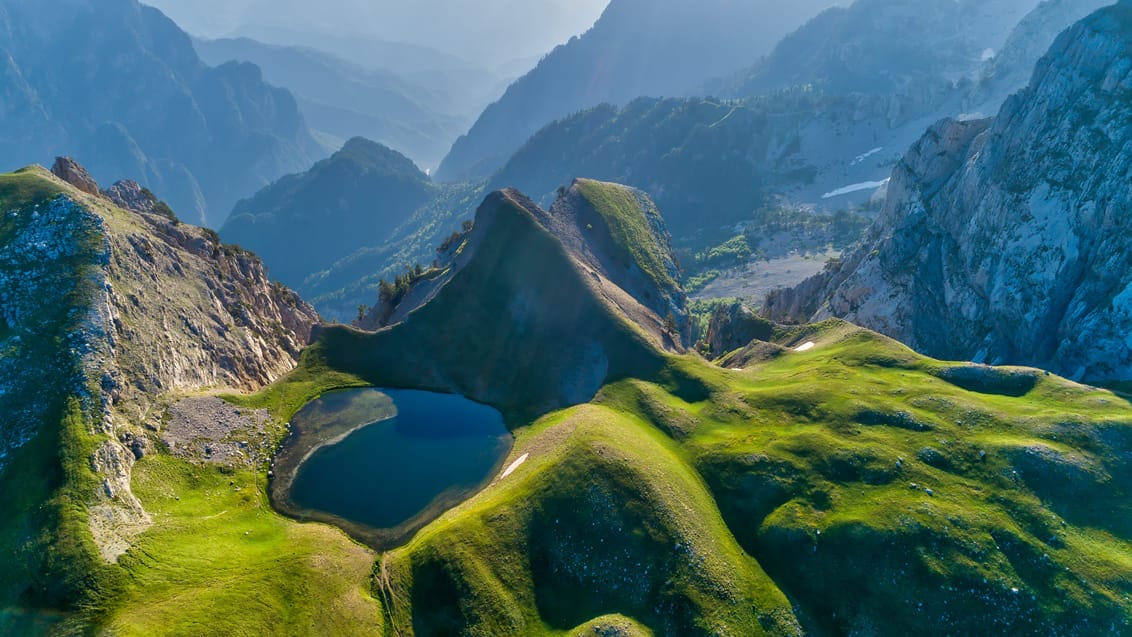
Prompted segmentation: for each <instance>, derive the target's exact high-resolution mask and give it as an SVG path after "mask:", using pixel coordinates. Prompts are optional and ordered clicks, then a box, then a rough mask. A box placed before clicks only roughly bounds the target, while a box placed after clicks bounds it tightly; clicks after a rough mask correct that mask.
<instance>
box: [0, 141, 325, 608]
mask: <svg viewBox="0 0 1132 637" xmlns="http://www.w3.org/2000/svg"><path fill="white" fill-rule="evenodd" d="M57 168H58V171H57V172H58V173H59V174H61V175H64V176H66V177H68V178H69V179H70V180H71V181H72V182H74V183H68V182H65V181H63V180H62V179H60V178H59V177H57V176H55V175H52V174H51V173H49V172H47V171H46V170H44V169H42V168H39V167H31V168H27V169H24V170H22V171H19V172H17V173H12V174H9V175H0V208H2V209H3V211H4V212H3V214H4V221H3V224H2V227H3V232H2V233H0V239H2V242H3V244H2V248H0V260H2V262H3V265H4V267H3V274H2V275H0V277H2V279H3V285H2V286H0V289H2V290H3V292H2V296H3V307H4V316H3V318H4V322H3V330H0V337H2V338H3V341H2V345H0V350H2V351H3V352H4V356H3V357H0V408H2V409H3V411H4V412H5V413H7V414H10V417H9V419H7V420H6V421H5V423H4V426H3V428H2V434H3V438H2V439H3V443H4V444H3V448H2V449H0V458H3V464H2V465H0V471H8V473H7V474H6V475H5V479H6V480H11V481H12V482H11V484H13V485H23V486H24V488H25V489H27V491H28V493H40V492H42V493H41V495H40V496H39V497H42V501H40V502H34V501H32V502H29V501H28V500H26V499H25V498H26V497H27V496H20V497H14V496H13V497H11V498H4V499H3V501H2V502H0V508H2V510H3V512H4V523H3V525H0V539H2V541H3V544H4V545H5V546H7V547H16V548H15V550H14V552H13V560H12V562H11V563H10V565H9V568H8V569H6V573H5V574H4V576H3V577H2V578H0V599H2V600H3V602H2V603H3V604H4V605H5V606H11V605H13V604H16V605H20V604H30V605H31V606H33V607H34V606H37V605H40V604H44V605H46V606H47V607H63V606H66V605H67V604H69V603H75V602H82V603H98V602H99V597H100V596H102V595H108V594H110V593H111V592H112V590H113V589H114V588H115V586H116V585H115V584H114V582H115V578H114V577H111V576H110V575H107V573H109V572H110V571H109V570H108V567H107V566H105V564H106V563H113V562H114V561H115V560H117V559H118V557H119V556H120V555H122V554H123V553H124V552H125V551H126V550H127V549H128V548H129V547H130V546H131V543H132V541H133V539H134V538H135V537H136V536H137V535H138V534H139V533H141V532H143V531H144V530H145V529H146V528H147V527H148V526H149V525H150V524H151V523H152V520H151V518H150V516H149V515H148V513H147V512H146V511H145V509H144V508H143V507H142V505H141V503H140V502H139V501H138V499H137V498H136V497H135V496H134V495H133V492H132V488H131V468H132V466H133V464H134V461H135V458H137V457H141V456H142V455H143V454H144V453H145V452H146V451H147V450H150V449H152V446H153V441H152V440H150V438H149V435H150V434H149V433H147V432H148V431H158V430H160V428H161V427H162V426H163V423H162V420H161V418H162V416H161V413H162V411H163V409H162V408H161V407H160V405H159V404H160V403H161V401H162V400H164V399H166V397H169V396H175V395H177V394H181V393H186V392H194V391H201V390H207V389H224V388H228V389H235V390H244V391H249V390H255V389H258V388H260V387H263V386H265V385H267V384H269V383H271V382H272V381H274V380H276V379H277V378H279V377H280V376H282V375H283V374H285V373H286V372H288V371H290V370H291V369H292V368H293V367H294V366H295V364H296V362H297V360H298V356H299V353H300V351H301V350H302V349H303V348H304V347H305V346H306V344H307V341H308V339H309V335H310V332H311V328H312V326H313V325H314V323H315V322H316V321H317V320H318V317H317V315H316V314H315V313H314V311H313V309H312V308H311V307H310V306H309V305H306V304H305V303H303V302H302V301H301V300H300V299H299V298H298V297H297V296H295V294H294V293H292V292H290V291H289V290H287V289H286V288H283V287H282V286H279V285H277V284H273V283H272V282H271V281H270V280H269V279H268V278H267V276H266V273H265V272H264V270H263V267H262V265H261V263H260V262H259V260H258V259H256V258H255V257H254V256H252V255H250V254H248V253H246V252H244V251H241V250H238V249H234V248H231V247H228V246H222V245H220V243H219V241H218V240H217V238H216V235H215V233H212V232H211V231H207V230H202V229H200V228H194V227H191V226H188V225H185V224H181V223H179V222H177V221H176V220H175V219H174V218H171V217H169V216H165V215H162V214H154V213H152V212H149V211H147V210H145V208H146V207H147V206H145V205H139V206H137V208H138V209H136V210H125V209H122V208H119V207H118V206H116V205H115V204H113V203H112V202H111V199H110V196H111V195H103V194H101V193H99V191H98V190H97V187H95V188H93V189H92V188H90V186H91V185H92V184H93V183H94V182H93V181H92V180H90V179H89V176H86V175H85V170H83V169H82V168H81V167H80V166H78V165H77V164H74V163H73V162H68V161H62V160H61V161H60V162H59V163H58V164H57ZM78 186H81V187H82V188H84V189H86V190H93V192H94V193H95V194H92V193H90V192H84V190H80V189H79V187H78ZM128 191H132V192H137V193H142V192H143V191H141V189H140V187H137V186H136V184H129V183H120V184H117V185H116V186H115V187H114V188H112V189H110V191H108V192H109V193H112V194H113V196H116V197H117V198H118V199H119V201H125V199H124V198H122V193H123V192H128ZM136 201H139V202H143V203H144V202H148V203H150V204H154V205H155V206H156V204H157V202H156V200H155V199H153V198H152V195H148V196H143V198H142V199H138V200H136ZM41 476H42V477H41ZM28 484H32V485H35V486H34V487H28V486H27V485H28ZM44 502H50V506H44V505H43V503H44ZM29 505H30V506H29ZM103 560H104V561H105V563H104V562H103Z"/></svg>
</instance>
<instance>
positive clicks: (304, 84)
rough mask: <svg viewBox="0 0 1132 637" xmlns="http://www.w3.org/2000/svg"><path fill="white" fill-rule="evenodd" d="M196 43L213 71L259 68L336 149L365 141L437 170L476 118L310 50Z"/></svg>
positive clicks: (396, 79) (409, 86)
mask: <svg viewBox="0 0 1132 637" xmlns="http://www.w3.org/2000/svg"><path fill="white" fill-rule="evenodd" d="M194 45H195V47H196V50H197V53H198V54H199V55H200V56H201V59H203V60H204V61H205V62H207V63H208V64H211V65H221V64H224V63H226V62H229V61H239V62H251V63H253V64H255V65H257V66H259V67H260V69H261V70H262V71H263V74H264V78H265V79H266V80H267V81H268V82H270V83H272V84H273V85H275V86H280V87H283V88H286V89H288V90H290V91H291V92H292V93H293V94H294V95H295V97H296V98H297V99H298V102H299V108H300V109H301V110H302V113H303V116H304V118H305V119H306V122H307V124H308V125H309V126H310V127H311V129H312V131H314V132H315V133H316V134H319V135H320V141H323V142H324V143H327V144H332V145H333V146H334V147H335V148H337V147H339V146H341V144H342V143H343V142H344V141H346V140H347V139H350V138H352V137H356V136H363V137H367V138H370V139H373V140H375V141H378V142H381V143H382V144H385V145H386V146H389V147H391V148H394V149H396V150H398V151H400V152H402V153H404V154H406V155H408V156H409V157H411V158H413V160H414V161H415V162H417V163H418V164H419V165H421V166H424V167H427V168H435V167H436V166H438V165H439V164H440V160H441V159H443V158H444V154H445V153H447V152H448V149H449V148H450V147H451V145H452V142H453V141H455V139H456V138H457V137H458V136H459V135H460V134H461V133H462V132H463V131H464V130H465V129H466V127H467V126H468V125H469V124H470V122H471V118H472V117H474V115H472V114H465V115H463V116H461V115H459V114H457V113H455V112H453V111H452V110H448V109H453V108H454V106H455V105H454V104H452V103H451V102H450V101H449V100H448V99H447V97H448V96H447V95H445V94H442V93H436V92H433V91H432V90H430V89H428V88H424V87H423V86H418V85H416V84H414V83H412V82H410V81H409V80H406V79H405V78H404V77H402V76H399V75H397V74H395V73H393V72H392V71H388V70H384V69H375V68H366V67H363V66H361V65H356V64H352V63H350V62H347V61H345V60H343V59H341V58H338V57H336V56H334V55H331V54H329V53H322V52H320V51H316V50H314V49H307V48H301V47H284V46H275V45H270V44H263V43H260V42H256V41H255V40H250V39H247V38H239V39H223V40H195V41H194ZM435 109H440V110H435Z"/></svg>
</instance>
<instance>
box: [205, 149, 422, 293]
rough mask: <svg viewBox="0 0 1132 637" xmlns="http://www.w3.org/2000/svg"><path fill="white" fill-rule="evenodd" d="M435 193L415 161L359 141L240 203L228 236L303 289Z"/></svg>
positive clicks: (277, 274) (228, 224)
mask: <svg viewBox="0 0 1132 637" xmlns="http://www.w3.org/2000/svg"><path fill="white" fill-rule="evenodd" d="M434 191H435V188H434V186H433V184H432V183H431V182H430V181H429V179H428V176H427V175H425V174H424V173H423V172H421V171H420V169H419V168H417V167H416V165H414V164H413V162H412V161H411V160H409V158H407V157H405V156H404V155H402V154H400V153H398V152H396V151H393V150H391V149H389V148H386V147H384V146H382V145H380V144H376V143H374V142H371V141H368V140H365V139H362V138H354V139H352V140H350V141H349V142H347V143H346V144H345V145H344V146H343V147H342V149H341V150H339V151H338V152H337V153H335V154H334V155H332V156H331V157H330V158H329V159H325V160H323V161H321V162H319V163H317V164H315V165H314V167H313V168H311V169H310V170H309V171H307V172H305V173H297V174H293V175H288V176H286V177H284V178H282V179H280V180H279V181H277V182H275V183H274V184H272V185H270V186H268V187H267V188H264V189H263V190H261V191H260V192H258V193H256V195H255V196H254V197H251V198H250V199H246V200H243V201H240V202H239V203H237V204H236V207H235V208H234V209H233V211H232V215H231V216H230V217H229V219H228V221H227V222H226V223H225V224H224V227H223V228H221V234H222V235H223V236H224V238H225V239H226V240H227V241H231V242H233V243H237V244H239V245H241V246H244V247H246V248H248V249H250V250H253V251H254V252H256V253H257V254H259V255H261V256H262V257H263V258H264V260H265V261H267V263H268V264H269V265H270V267H271V271H272V275H273V276H275V277H277V278H278V279H279V280H280V281H283V282H284V283H286V284H288V285H291V286H296V287H297V286H299V285H301V284H302V282H303V280H304V279H305V278H306V277H307V276H309V275H310V274H311V273H314V272H318V271H320V270H324V269H326V268H328V267H330V266H331V265H332V264H333V263H334V262H335V261H337V260H338V259H340V258H342V257H343V256H345V255H348V254H350V253H351V252H353V251H355V250H357V249H358V248H361V247H363V246H366V245H372V242H374V241H376V240H378V239H379V238H382V237H384V236H386V235H389V234H390V233H392V231H393V230H394V229H396V228H397V227H398V226H399V225H401V223H403V222H404V221H405V220H406V219H407V218H408V217H409V215H410V214H411V213H412V212H413V211H414V210H416V209H417V208H419V207H421V206H422V205H424V204H425V203H426V202H427V201H428V200H429V199H430V198H431V197H432V196H433V194H434ZM297 245H302V250H296V249H295V248H296V246H297Z"/></svg>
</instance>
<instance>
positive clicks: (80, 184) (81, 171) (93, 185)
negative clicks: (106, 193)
mask: <svg viewBox="0 0 1132 637" xmlns="http://www.w3.org/2000/svg"><path fill="white" fill-rule="evenodd" d="M51 174H52V175H55V176H56V177H58V178H59V179H62V180H63V181H65V182H67V183H68V184H70V185H72V186H74V187H75V188H78V189H79V190H81V191H83V192H85V193H86V194H88V195H97V194H98V193H99V189H98V183H97V182H95V181H94V178H93V177H91V176H90V173H88V172H87V170H86V168H83V167H82V166H80V165H79V163H78V162H76V161H75V160H74V159H71V158H70V157H56V158H55V164H54V165H53V166H51Z"/></svg>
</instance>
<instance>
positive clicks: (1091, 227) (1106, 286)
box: [768, 0, 1132, 380]
mask: <svg viewBox="0 0 1132 637" xmlns="http://www.w3.org/2000/svg"><path fill="white" fill-rule="evenodd" d="M1130 69H1132V2H1129V1H1127V0H1123V1H1122V2H1120V3H1118V4H1117V5H1115V6H1113V7H1109V8H1107V9H1102V10H1100V11H1098V12H1097V13H1095V14H1093V15H1091V16H1089V17H1088V18H1086V19H1085V20H1083V21H1082V22H1080V23H1078V24H1077V25H1076V26H1074V27H1073V28H1072V29H1070V30H1069V31H1067V32H1066V33H1064V34H1063V35H1061V36H1060V37H1059V38H1058V39H1057V41H1056V42H1055V44H1054V45H1053V47H1052V48H1051V49H1050V51H1049V52H1048V54H1047V55H1046V56H1045V57H1044V58H1043V59H1042V61H1041V62H1040V63H1039V65H1038V68H1037V71H1036V72H1035V74H1034V77H1033V80H1032V82H1031V84H1030V86H1029V87H1028V88H1027V89H1026V90H1024V91H1023V92H1021V93H1019V94H1017V95H1015V96H1013V97H1011V98H1010V99H1009V100H1008V101H1007V102H1006V104H1005V105H1004V106H1003V108H1002V110H1001V112H1000V113H999V115H998V117H997V118H996V119H995V120H994V121H993V122H978V121H975V122H970V121H969V122H960V121H945V122H942V123H940V124H938V125H937V126H935V127H933V129H932V130H931V131H929V133H928V134H927V135H926V136H925V137H924V138H923V139H922V140H921V141H920V142H919V143H918V144H917V145H916V146H915V147H914V148H913V149H912V150H911V151H910V152H909V153H908V155H907V156H906V157H905V158H904V160H903V161H902V162H901V163H900V164H899V166H898V167H897V168H896V170H895V172H894V173H893V177H892V184H891V186H890V191H889V200H888V203H887V204H886V206H885V210H884V212H883V214H882V216H881V218H880V219H879V221H878V224H877V226H876V227H875V228H874V229H873V230H872V231H871V234H870V237H869V239H868V241H867V243H866V245H865V246H864V247H863V248H861V249H860V250H859V251H858V252H856V254H853V255H851V256H850V257H848V258H847V259H846V260H845V262H844V263H842V264H841V266H840V267H839V268H836V269H833V270H831V271H829V272H826V273H824V274H823V275H821V276H819V277H818V278H816V279H814V280H811V281H809V282H807V283H805V284H804V285H803V286H802V287H801V288H799V289H796V290H794V291H792V292H789V293H785V294H781V295H777V296H775V297H773V298H771V299H770V300H769V302H768V310H769V312H770V314H771V316H772V317H775V318H795V319H798V318H814V317H816V318H821V317H825V316H839V317H844V318H847V319H849V320H851V321H853V322H856V323H859V324H861V325H863V326H865V327H869V328H873V329H876V330H878V331H881V332H883V333H886V334H888V335H890V336H893V337H896V338H898V339H900V340H903V341H904V342H906V343H908V344H909V345H911V346H913V347H915V348H917V349H919V350H921V351H923V352H925V353H928V354H930V355H932V356H936V357H943V358H951V359H969V360H975V361H979V362H982V361H985V362H992V363H1016V364H1026V365H1034V366H1040V367H1045V368H1047V369H1052V370H1055V371H1058V372H1061V373H1064V374H1067V375H1071V376H1073V377H1075V378H1084V379H1093V380H1112V379H1121V380H1123V379H1128V378H1132V341H1130V340H1129V339H1128V334H1130V333H1132V274H1129V273H1130V272H1132V250H1130V246H1129V241H1130V239H1129V237H1132V218H1129V216H1128V215H1127V211H1128V210H1129V207H1130V206H1132V195H1130V194H1129V191H1128V188H1127V183H1128V180H1129V178H1130V176H1132V151H1130V150H1129V149H1130V148H1132V126H1130V125H1129V124H1130V119H1132V110H1130V109H1129V106H1128V105H1129V100H1130V98H1132V71H1130Z"/></svg>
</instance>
